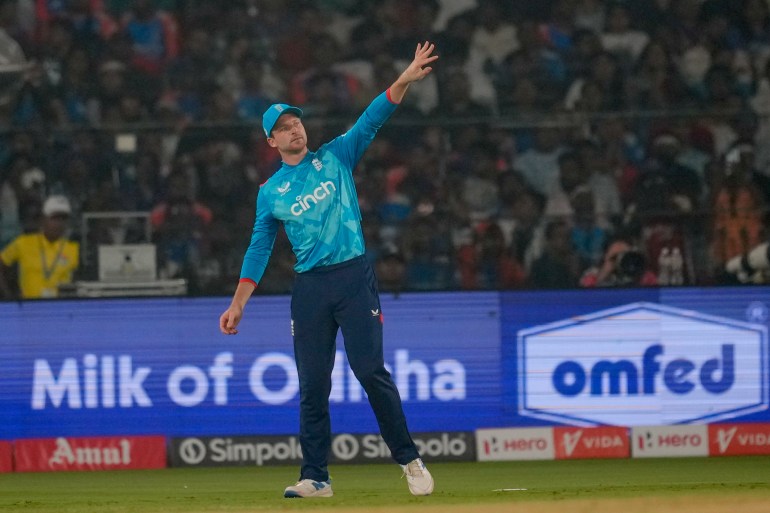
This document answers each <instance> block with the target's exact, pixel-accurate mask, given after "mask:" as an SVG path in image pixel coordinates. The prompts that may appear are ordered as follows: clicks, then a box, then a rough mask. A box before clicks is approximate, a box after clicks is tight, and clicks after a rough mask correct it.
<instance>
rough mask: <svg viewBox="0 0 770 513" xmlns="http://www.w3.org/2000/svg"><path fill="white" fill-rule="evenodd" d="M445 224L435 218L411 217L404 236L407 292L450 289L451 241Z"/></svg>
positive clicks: (451, 280) (452, 269)
mask: <svg viewBox="0 0 770 513" xmlns="http://www.w3.org/2000/svg"><path fill="white" fill-rule="evenodd" d="M445 230H446V223H444V222H441V223H439V222H438V220H437V219H436V218H435V216H415V217H413V218H412V220H411V221H410V223H409V229H408V230H407V231H406V233H405V240H404V253H405V255H404V256H405V257H406V262H407V265H406V283H407V288H408V289H409V290H446V289H448V288H450V287H452V286H453V284H454V280H453V274H454V265H453V259H452V254H451V253H452V242H451V240H449V237H448V234H447V233H446V231H445Z"/></svg>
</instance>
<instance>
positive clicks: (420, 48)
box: [414, 41, 438, 58]
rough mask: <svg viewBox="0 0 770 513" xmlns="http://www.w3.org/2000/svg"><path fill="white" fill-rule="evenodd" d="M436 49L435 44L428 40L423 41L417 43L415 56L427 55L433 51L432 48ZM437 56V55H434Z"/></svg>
mask: <svg viewBox="0 0 770 513" xmlns="http://www.w3.org/2000/svg"><path fill="white" fill-rule="evenodd" d="M435 49H436V45H434V44H433V43H431V42H429V41H425V43H417V49H416V50H415V51H414V56H415V58H417V57H428V56H429V55H430V54H431V53H433V50H435ZM436 57H437V58H438V56H436Z"/></svg>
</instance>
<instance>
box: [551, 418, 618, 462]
mask: <svg viewBox="0 0 770 513" xmlns="http://www.w3.org/2000/svg"><path fill="white" fill-rule="evenodd" d="M553 440H554V446H555V449H556V459H557V460H564V459H587V458H628V457H629V455H630V452H631V448H630V445H629V439H628V428H625V427H616V426H606V427H605V426H603V427H595V428H576V427H555V428H553Z"/></svg>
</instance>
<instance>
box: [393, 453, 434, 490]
mask: <svg viewBox="0 0 770 513" xmlns="http://www.w3.org/2000/svg"><path fill="white" fill-rule="evenodd" d="M401 468H403V469H404V475H405V476H406V483H407V484H408V485H409V491H410V492H412V495H430V494H431V493H432V492H433V476H431V475H430V472H428V469H427V468H426V467H425V463H423V462H422V460H421V459H420V458H417V459H416V460H412V461H410V462H409V463H407V464H406V465H401Z"/></svg>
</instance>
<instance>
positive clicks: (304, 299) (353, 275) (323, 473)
mask: <svg viewBox="0 0 770 513" xmlns="http://www.w3.org/2000/svg"><path fill="white" fill-rule="evenodd" d="M291 318H292V326H293V332H294V357H295V359H296V361H297V372H298V374H299V389H300V435H299V441H300V445H301V447H302V456H303V462H302V470H301V472H300V479H313V480H315V481H327V480H328V479H329V470H328V459H329V452H330V449H331V421H330V418H329V394H330V393H331V388H332V380H331V374H332V369H333V367H334V356H335V352H336V338H337V330H338V329H340V328H342V336H343V338H344V340H345V352H346V353H347V359H348V363H349V364H350V368H351V369H352V370H353V373H354V374H355V376H356V378H357V379H358V381H359V382H360V383H361V386H362V387H363V389H364V391H365V392H366V393H367V395H368V396H369V404H371V406H372V410H374V415H375V417H376V418H377V423H378V424H379V427H380V433H381V434H382V438H383V439H384V440H385V443H386V444H387V445H388V448H389V449H390V452H391V454H392V456H393V459H394V460H396V462H397V463H400V464H406V463H409V462H410V461H412V460H413V459H415V458H418V457H419V454H418V452H417V448H416V447H415V445H414V442H413V441H412V437H411V436H410V435H409V430H408V429H407V426H406V417H405V416H404V411H403V408H402V406H401V397H400V396H399V394H398V389H397V388H396V385H395V383H393V379H392V378H391V376H390V373H389V372H388V371H387V370H386V369H385V361H384V357H383V353H382V310H381V309H380V298H379V293H378V290H377V279H376V278H375V276H374V272H373V271H372V268H371V266H370V265H369V262H367V261H366V258H364V257H363V256H361V257H357V258H354V259H352V260H348V261H347V262H343V263H341V264H334V265H329V266H325V267H319V268H316V269H312V270H310V271H307V272H304V273H300V274H298V275H297V278H296V281H295V283H294V290H293V292H292V298H291Z"/></svg>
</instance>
